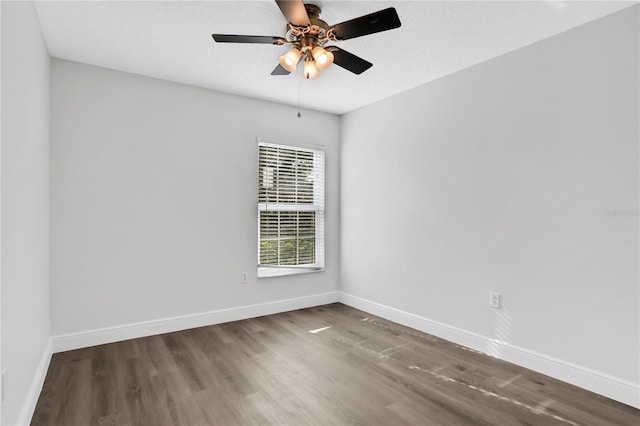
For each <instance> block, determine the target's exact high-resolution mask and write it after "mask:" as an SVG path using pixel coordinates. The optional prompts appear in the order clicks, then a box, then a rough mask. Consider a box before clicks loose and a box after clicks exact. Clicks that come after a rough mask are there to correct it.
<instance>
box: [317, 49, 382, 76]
mask: <svg viewBox="0 0 640 426" xmlns="http://www.w3.org/2000/svg"><path fill="white" fill-rule="evenodd" d="M326 49H327V50H330V51H331V52H332V53H333V63H334V64H336V65H338V66H340V67H342V68H344V69H345V70H347V71H351V72H352V73H354V74H362V73H363V72H365V71H366V70H368V69H369V68H371V67H372V66H373V64H372V63H371V62H369V61H365V60H364V59H362V58H361V57H359V56H356V55H354V54H353V53H349V52H347V51H346V50H343V49H340V48H339V47H336V46H329V47H326Z"/></svg>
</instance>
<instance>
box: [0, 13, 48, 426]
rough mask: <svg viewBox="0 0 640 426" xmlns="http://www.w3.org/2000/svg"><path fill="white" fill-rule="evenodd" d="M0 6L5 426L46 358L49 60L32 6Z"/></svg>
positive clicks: (16, 415) (21, 411)
mask: <svg viewBox="0 0 640 426" xmlns="http://www.w3.org/2000/svg"><path fill="white" fill-rule="evenodd" d="M0 7H1V8H2V220H1V229H2V239H1V240H2V369H6V370H7V372H8V380H7V386H6V391H7V393H6V395H5V399H4V402H3V403H2V419H1V423H2V424H3V425H4V424H14V423H16V422H20V421H24V420H25V418H26V417H25V416H29V415H30V414H31V413H30V412H28V411H29V410H30V408H32V407H29V406H28V405H29V403H30V402H31V400H32V398H31V396H32V394H33V393H34V392H37V391H39V389H33V388H32V384H33V383H34V380H35V382H37V377H36V376H37V375H38V374H39V373H41V372H42V371H41V368H40V367H41V365H42V364H43V362H42V359H43V357H45V358H46V357H47V352H48V351H47V349H46V348H47V344H48V342H49V335H50V320H49V56H48V53H47V48H46V45H45V43H44V39H43V37H42V33H41V30H40V24H39V22H38V17H37V15H36V11H35V9H34V7H33V4H32V3H30V2H28V3H27V2H4V1H3V2H2V3H1V6H0ZM45 361H48V359H46V360H45ZM45 367H46V365H45ZM25 401H27V403H26V405H27V406H25Z"/></svg>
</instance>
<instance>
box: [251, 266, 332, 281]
mask: <svg viewBox="0 0 640 426" xmlns="http://www.w3.org/2000/svg"><path fill="white" fill-rule="evenodd" d="M323 271H324V268H319V267H318V268H282V267H278V268H269V267H265V266H261V267H258V278H270V277H282V276H285V275H300V274H309V273H312V272H323Z"/></svg>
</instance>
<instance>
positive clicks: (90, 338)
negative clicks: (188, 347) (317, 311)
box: [51, 292, 338, 353]
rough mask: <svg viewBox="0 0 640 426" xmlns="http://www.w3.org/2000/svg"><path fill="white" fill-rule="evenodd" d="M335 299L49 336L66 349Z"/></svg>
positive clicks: (312, 298) (274, 304)
mask: <svg viewBox="0 0 640 426" xmlns="http://www.w3.org/2000/svg"><path fill="white" fill-rule="evenodd" d="M337 301H338V292H329V293H322V294H315V295H311V296H304V297H297V298H293V299H285V300H278V301H275V302H267V303H260V304H256V305H247V306H240V307H238V308H230V309H220V310H217V311H210V312H202V313H198V314H190V315H183V316H178V317H172V318H162V319H158V320H152V321H143V322H138V323H133V324H123V325H118V326H114V327H105V328H100V329H95V330H87V331H82V332H78V333H69V334H62V335H58V336H53V337H52V338H51V339H52V341H53V352H54V353H55V352H63V351H69V350H73V349H80V348H86V347H89V346H96V345H102V344H105V343H113V342H119V341H122V340H128V339H135V338H138V337H146V336H153V335H156V334H162V333H170V332H173V331H180V330H187V329H190V328H196V327H204V326H207V325H213V324H221V323H225V322H230V321H238V320H243V319H247V318H254V317H259V316H263V315H271V314H277V313H280V312H287V311H293V310H295V309H303V308H310V307H312V306H319V305H326V304H329V303H334V302H337Z"/></svg>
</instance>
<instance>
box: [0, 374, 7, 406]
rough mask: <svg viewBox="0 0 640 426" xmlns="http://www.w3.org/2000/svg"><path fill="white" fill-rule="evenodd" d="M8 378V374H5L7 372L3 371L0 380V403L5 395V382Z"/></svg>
mask: <svg viewBox="0 0 640 426" xmlns="http://www.w3.org/2000/svg"><path fill="white" fill-rule="evenodd" d="M8 378H9V373H8V372H7V370H6V369H5V370H3V371H2V378H1V379H0V381H2V384H0V394H1V395H0V401H4V396H5V395H6V394H7V380H8Z"/></svg>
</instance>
